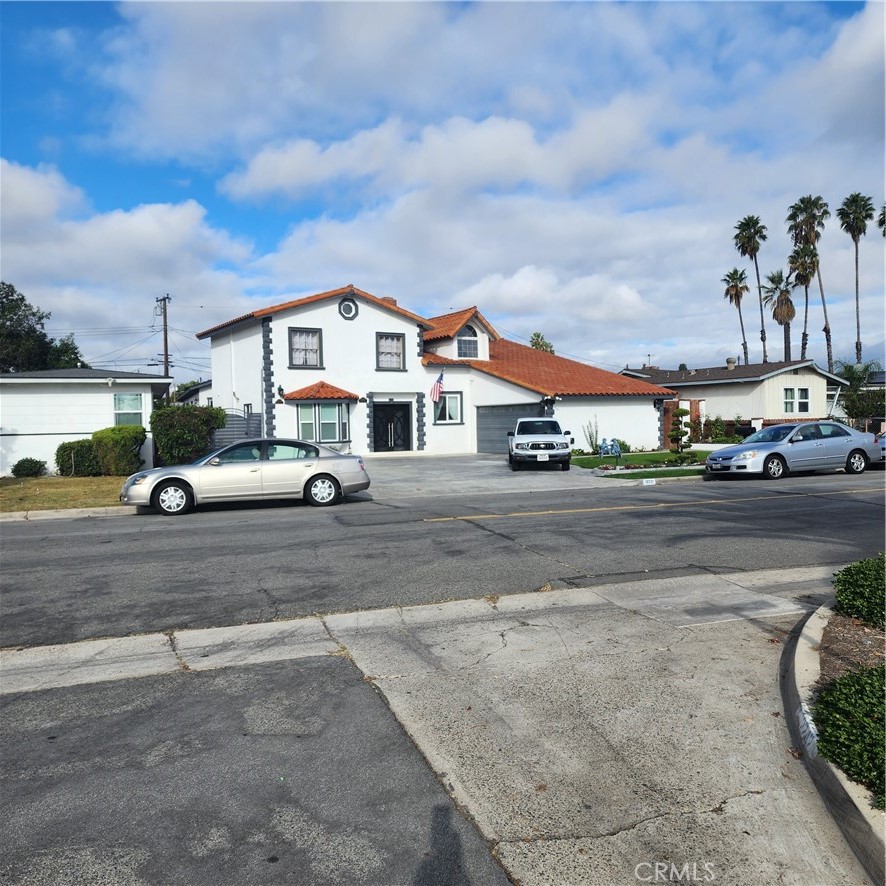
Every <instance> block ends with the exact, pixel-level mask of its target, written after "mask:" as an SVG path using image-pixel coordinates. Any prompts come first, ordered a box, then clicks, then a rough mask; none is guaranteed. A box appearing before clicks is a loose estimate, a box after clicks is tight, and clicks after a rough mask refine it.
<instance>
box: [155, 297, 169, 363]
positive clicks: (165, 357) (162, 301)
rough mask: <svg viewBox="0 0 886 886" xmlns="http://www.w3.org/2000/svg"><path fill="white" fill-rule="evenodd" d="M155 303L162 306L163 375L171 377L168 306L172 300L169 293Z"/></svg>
mask: <svg viewBox="0 0 886 886" xmlns="http://www.w3.org/2000/svg"><path fill="white" fill-rule="evenodd" d="M155 301H156V302H157V304H159V305H160V316H161V317H162V318H163V375H164V376H169V330H168V327H167V324H166V306H167V305H168V304H169V302H170V301H172V299H171V298H170V297H169V293H168V292H167V293H166V295H164V296H162V297H161V298H158V299H155Z"/></svg>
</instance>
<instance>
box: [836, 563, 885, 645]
mask: <svg viewBox="0 0 886 886" xmlns="http://www.w3.org/2000/svg"><path fill="white" fill-rule="evenodd" d="M833 584H834V590H835V591H836V594H835V596H836V605H835V606H834V611H835V612H839V613H840V615H846V616H848V617H850V618H860V619H861V620H862V621H866V622H867V623H868V624H870V625H874V626H875V627H878V628H882V627H884V624H886V593H884V588H886V558H884V555H883V554H882V553H880V554H878V555H877V556H876V557H868V558H867V559H866V560H859V561H858V562H856V563H850V564H849V565H848V566H846V567H845V568H844V569H841V570H840V571H839V572H835V573H834V582H833Z"/></svg>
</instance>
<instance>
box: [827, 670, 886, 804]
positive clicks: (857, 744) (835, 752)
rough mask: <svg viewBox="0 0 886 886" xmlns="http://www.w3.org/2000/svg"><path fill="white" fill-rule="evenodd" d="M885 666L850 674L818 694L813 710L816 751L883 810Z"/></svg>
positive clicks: (885, 777)
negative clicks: (872, 795) (871, 793)
mask: <svg viewBox="0 0 886 886" xmlns="http://www.w3.org/2000/svg"><path fill="white" fill-rule="evenodd" d="M884 691H886V665H878V666H877V667H875V668H866V669H865V670H862V671H854V672H853V673H851V674H846V675H845V676H843V677H840V678H838V679H836V680H834V682H833V683H831V684H830V685H829V686H827V687H825V688H824V689H822V691H821V693H820V694H819V696H818V700H817V701H816V702H815V706H814V708H813V714H812V716H813V719H814V720H815V725H816V727H817V729H818V751H819V753H820V754H821V755H822V757H824V758H825V759H826V760H830V761H831V762H832V763H834V764H835V765H837V766H839V767H840V769H842V770H843V772H845V773H846V775H848V776H849V778H851V779H852V780H853V781H855V782H858V783H859V784H863V785H865V786H866V787H867V788H869V789H870V790H871V791H872V792H873V794H874V805H875V806H876V807H877V808H878V809H884V808H886V728H884V725H883V724H884V718H886V704H884V700H883V698H884Z"/></svg>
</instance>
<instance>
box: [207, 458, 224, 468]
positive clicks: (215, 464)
mask: <svg viewBox="0 0 886 886" xmlns="http://www.w3.org/2000/svg"><path fill="white" fill-rule="evenodd" d="M206 464H208V465H212V466H213V467H216V468H217V467H218V466H219V465H220V464H221V459H220V458H219V457H218V456H216V457H215V458H211V459H209V461H208V462H206Z"/></svg>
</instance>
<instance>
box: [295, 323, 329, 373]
mask: <svg viewBox="0 0 886 886" xmlns="http://www.w3.org/2000/svg"><path fill="white" fill-rule="evenodd" d="M322 345H323V338H322V335H321V332H320V330H319V329H290V330H289V365H290V367H292V368H293V369H298V368H299V367H304V366H311V367H315V368H316V367H319V366H321V365H322V362H323V349H322Z"/></svg>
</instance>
